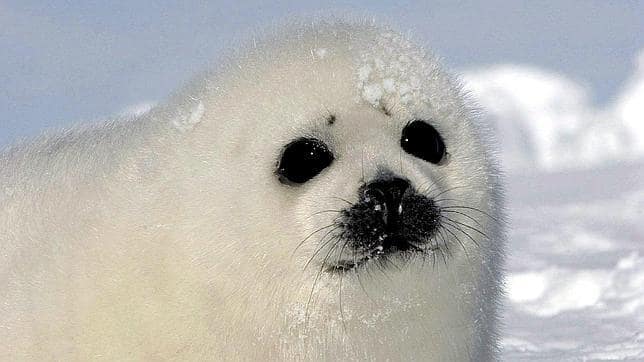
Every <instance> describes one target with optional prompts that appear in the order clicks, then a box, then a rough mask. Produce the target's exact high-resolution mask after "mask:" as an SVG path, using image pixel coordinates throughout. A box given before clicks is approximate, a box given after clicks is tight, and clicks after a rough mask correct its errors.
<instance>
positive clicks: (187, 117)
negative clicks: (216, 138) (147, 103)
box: [172, 101, 206, 132]
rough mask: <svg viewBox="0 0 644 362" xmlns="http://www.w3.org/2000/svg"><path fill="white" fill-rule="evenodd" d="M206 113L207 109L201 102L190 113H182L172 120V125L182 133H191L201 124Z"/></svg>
mask: <svg viewBox="0 0 644 362" xmlns="http://www.w3.org/2000/svg"><path fill="white" fill-rule="evenodd" d="M205 111H206V107H205V106H204V105H203V102H202V101H199V102H198V103H197V104H196V105H195V106H194V107H193V108H192V110H190V111H189V112H185V113H183V112H181V111H180V114H179V116H178V117H176V118H174V119H173V120H172V124H173V125H174V126H175V128H177V129H178V130H179V131H181V132H186V131H190V130H192V129H193V128H194V127H195V126H196V125H197V124H198V123H200V122H201V120H202V118H203V115H204V113H205Z"/></svg>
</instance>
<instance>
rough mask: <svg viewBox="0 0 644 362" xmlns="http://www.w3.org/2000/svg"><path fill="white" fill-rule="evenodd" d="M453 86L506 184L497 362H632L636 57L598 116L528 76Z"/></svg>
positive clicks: (640, 254)
mask: <svg viewBox="0 0 644 362" xmlns="http://www.w3.org/2000/svg"><path fill="white" fill-rule="evenodd" d="M464 79H465V81H466V82H467V83H466V88H467V89H469V90H470V91H471V95H472V96H473V98H474V99H476V100H477V101H478V102H479V104H480V105H482V107H483V108H484V109H485V111H486V112H487V114H488V118H489V121H491V122H492V123H493V125H494V129H495V130H496V135H497V136H498V138H499V140H500V144H501V157H502V160H503V163H504V164H505V166H506V169H507V172H508V195H507V200H508V208H509V214H510V225H511V226H510V229H509V235H508V236H509V238H508V239H509V240H508V251H509V256H508V265H507V270H508V273H507V279H506V285H507V299H506V309H505V311H504V313H503V316H504V324H505V328H504V333H503V338H502V344H503V347H504V350H503V360H508V361H516V360H537V361H553V360H555V361H582V360H628V361H642V360H644V224H643V223H642V222H641V220H643V219H644V51H642V52H641V53H640V55H639V56H638V58H637V59H636V61H635V66H634V72H633V75H632V76H631V77H630V78H629V79H628V80H627V81H626V84H625V86H624V87H623V88H622V90H621V91H620V92H619V93H618V94H617V95H616V97H615V98H614V100H613V101H611V102H608V103H607V104H605V105H603V106H597V105H594V104H592V102H591V101H590V96H589V95H590V92H591V90H589V89H587V88H586V87H584V86H582V85H581V84H580V83H579V82H575V81H573V80H571V79H569V78H567V77H566V76H564V75H561V74H556V73H553V72H549V71H546V70H543V69H537V68H533V67H527V66H522V65H498V66H492V67H488V68H482V69H476V70H472V71H469V72H466V74H465V77H464Z"/></svg>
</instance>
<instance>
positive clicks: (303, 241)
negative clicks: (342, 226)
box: [291, 223, 339, 257]
mask: <svg viewBox="0 0 644 362" xmlns="http://www.w3.org/2000/svg"><path fill="white" fill-rule="evenodd" d="M333 226H335V227H336V228H337V227H339V225H337V224H335V223H333V224H330V225H327V226H323V227H321V228H319V229H317V230H315V231H314V232H312V233H310V234H309V235H308V236H307V237H305V238H304V240H302V241H300V243H299V244H297V246H296V247H295V250H293V253H292V254H291V257H293V255H295V252H296V251H297V249H299V248H300V246H302V244H304V243H305V242H306V241H307V240H309V238H310V237H311V236H313V235H315V234H317V233H319V232H320V231H322V230H325V229H328V228H330V227H333ZM331 230H334V229H331Z"/></svg>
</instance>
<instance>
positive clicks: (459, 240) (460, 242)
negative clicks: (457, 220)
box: [444, 223, 469, 259]
mask: <svg viewBox="0 0 644 362" xmlns="http://www.w3.org/2000/svg"><path fill="white" fill-rule="evenodd" d="M444 226H451V227H454V226H453V225H450V224H448V223H445V224H444ZM444 229H445V231H447V232H448V233H450V234H451V235H452V236H453V237H454V239H456V241H458V243H459V244H460V245H461V247H462V248H463V252H464V253H465V257H466V258H468V259H469V255H468V254H467V249H466V248H465V244H463V242H462V241H461V239H459V237H458V236H456V234H454V233H453V232H452V231H451V230H450V229H448V228H447V227H445V228H444Z"/></svg>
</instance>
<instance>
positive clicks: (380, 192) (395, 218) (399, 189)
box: [362, 177, 411, 231]
mask: <svg viewBox="0 0 644 362" xmlns="http://www.w3.org/2000/svg"><path fill="white" fill-rule="evenodd" d="M410 186H411V185H410V184H409V181H407V180H405V179H402V178H398V177H394V178H388V179H378V180H375V181H372V182H370V183H368V184H366V185H365V186H364V189H363V193H362V197H363V200H364V201H365V202H367V203H369V204H370V205H373V207H374V211H376V212H379V213H381V215H382V219H383V221H384V223H385V228H386V229H387V230H388V231H392V230H396V229H398V228H399V226H400V215H401V214H402V212H403V204H402V200H403V196H404V195H405V192H407V190H409V188H410Z"/></svg>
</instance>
